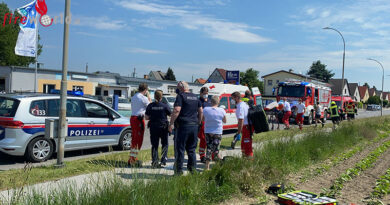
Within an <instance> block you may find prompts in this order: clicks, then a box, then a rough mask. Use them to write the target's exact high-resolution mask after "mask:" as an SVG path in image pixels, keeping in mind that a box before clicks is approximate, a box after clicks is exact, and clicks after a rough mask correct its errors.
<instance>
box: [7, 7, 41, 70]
mask: <svg viewBox="0 0 390 205" xmlns="http://www.w3.org/2000/svg"><path fill="white" fill-rule="evenodd" d="M6 13H13V17H15V16H18V17H19V19H20V15H19V13H18V12H16V11H15V12H12V11H11V10H10V9H9V8H8V6H7V4H5V3H0V23H1V25H0V26H1V27H0V66H28V65H30V64H31V63H35V58H33V57H25V56H18V55H16V54H15V45H16V40H17V39H18V34H19V30H20V27H19V24H14V21H15V18H13V19H12V22H11V24H9V23H8V22H9V18H10V17H8V19H6V20H7V21H6V22H5V24H4V27H3V22H4V16H5V14H6ZM38 39H39V36H38ZM41 52H42V45H38V56H39V55H40V54H41Z"/></svg>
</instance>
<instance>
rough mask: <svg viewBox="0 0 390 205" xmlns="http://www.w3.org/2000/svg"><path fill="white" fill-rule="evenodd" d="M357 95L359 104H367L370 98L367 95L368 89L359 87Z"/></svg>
mask: <svg viewBox="0 0 390 205" xmlns="http://www.w3.org/2000/svg"><path fill="white" fill-rule="evenodd" d="M359 94H360V102H363V103H365V102H367V100H368V98H369V97H370V96H369V94H368V87H366V86H359Z"/></svg>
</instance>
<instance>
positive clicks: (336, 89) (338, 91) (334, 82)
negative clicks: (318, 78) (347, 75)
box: [329, 79, 351, 95]
mask: <svg viewBox="0 0 390 205" xmlns="http://www.w3.org/2000/svg"><path fill="white" fill-rule="evenodd" d="M329 84H331V86H332V95H342V91H343V89H344V88H341V87H342V84H343V81H342V79H330V80H329ZM345 85H347V88H348V90H349V94H351V90H350V88H349V86H348V80H347V79H344V86H345Z"/></svg>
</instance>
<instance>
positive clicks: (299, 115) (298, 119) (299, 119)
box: [295, 99, 306, 130]
mask: <svg viewBox="0 0 390 205" xmlns="http://www.w3.org/2000/svg"><path fill="white" fill-rule="evenodd" d="M296 107H297V117H296V118H295V121H296V122H297V124H298V126H299V129H300V130H302V126H303V116H304V114H305V111H306V106H305V104H304V103H302V99H299V103H298V105H297V106H296Z"/></svg>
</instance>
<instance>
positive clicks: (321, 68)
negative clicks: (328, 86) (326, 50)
mask: <svg viewBox="0 0 390 205" xmlns="http://www.w3.org/2000/svg"><path fill="white" fill-rule="evenodd" d="M307 75H309V76H310V77H312V78H317V79H320V80H323V81H325V82H328V81H329V79H331V78H332V77H333V76H334V75H335V74H334V73H332V71H331V70H328V69H326V65H325V64H322V63H321V61H320V60H318V61H316V62H313V64H312V65H311V66H310V69H309V71H308V72H307Z"/></svg>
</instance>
